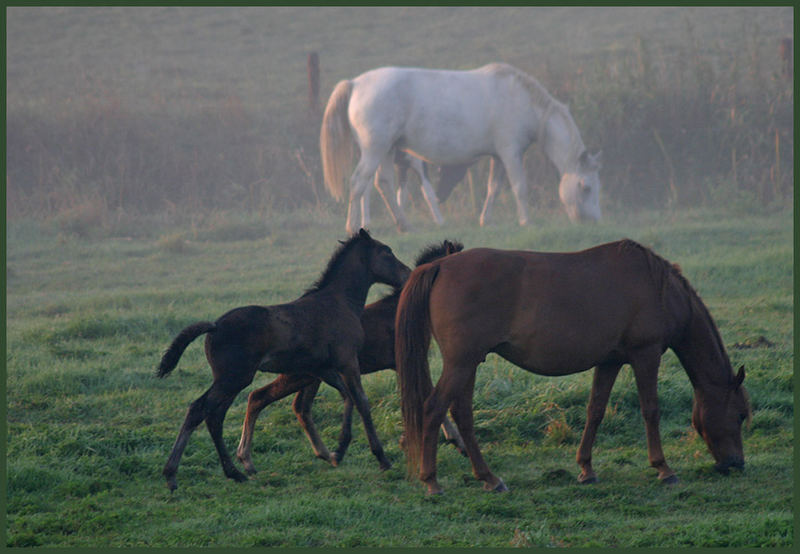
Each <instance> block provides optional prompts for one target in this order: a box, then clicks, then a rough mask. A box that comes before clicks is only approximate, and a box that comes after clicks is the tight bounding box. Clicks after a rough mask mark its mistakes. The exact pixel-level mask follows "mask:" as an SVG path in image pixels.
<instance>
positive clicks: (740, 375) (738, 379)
mask: <svg viewBox="0 0 800 554" xmlns="http://www.w3.org/2000/svg"><path fill="white" fill-rule="evenodd" d="M743 382H744V366H743V365H742V366H739V372H738V373H737V374H736V386H735V387H734V388H736V389H738V388H739V387H740V386H742V383H743Z"/></svg>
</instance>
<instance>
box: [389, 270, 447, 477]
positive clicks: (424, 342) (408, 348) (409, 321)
mask: <svg viewBox="0 0 800 554" xmlns="http://www.w3.org/2000/svg"><path fill="white" fill-rule="evenodd" d="M438 273H439V266H438V265H423V266H420V267H418V268H417V269H415V270H414V271H413V273H411V276H410V277H409V278H408V281H407V282H406V284H405V286H404V287H403V292H402V293H401V294H400V301H399V303H398V305H397V315H396V319H395V346H394V348H395V358H396V360H395V361H396V364H397V375H398V379H399V382H400V397H401V407H402V412H403V427H404V431H405V436H406V465H407V469H408V473H409V476H410V475H413V474H414V473H415V472H416V471H417V468H418V467H419V462H420V457H421V451H422V418H423V406H424V403H425V399H426V398H428V396H429V395H430V393H431V391H432V390H433V383H432V382H431V371H430V367H428V348H429V347H430V343H431V318H430V307H429V300H430V293H431V288H433V283H434V281H435V280H436V276H437V275H438Z"/></svg>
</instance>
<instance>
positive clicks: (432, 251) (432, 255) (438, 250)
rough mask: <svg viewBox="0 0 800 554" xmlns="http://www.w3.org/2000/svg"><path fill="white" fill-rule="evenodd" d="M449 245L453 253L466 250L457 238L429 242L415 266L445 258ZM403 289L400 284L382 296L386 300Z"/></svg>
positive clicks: (397, 294)
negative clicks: (435, 242)
mask: <svg viewBox="0 0 800 554" xmlns="http://www.w3.org/2000/svg"><path fill="white" fill-rule="evenodd" d="M448 247H449V248H451V253H456V252H461V251H462V250H464V245H463V244H461V243H460V242H458V241H457V240H443V241H442V242H440V243H438V244H429V245H428V246H426V247H425V249H424V250H423V251H422V252H420V253H419V254H417V259H416V260H414V267H419V266H421V265H423V264H427V263H430V262H432V261H434V260H438V259H439V258H444V257H445V256H447V250H448ZM402 291H403V286H402V285H400V286H399V287H394V289H393V290H392V291H391V292H389V293H387V294H385V295H384V296H383V297H381V300H385V299H387V298H391V297H393V296H397V297H400V293H401V292H402Z"/></svg>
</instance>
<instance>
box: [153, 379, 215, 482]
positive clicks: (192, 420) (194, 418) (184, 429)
mask: <svg viewBox="0 0 800 554" xmlns="http://www.w3.org/2000/svg"><path fill="white" fill-rule="evenodd" d="M210 391H211V389H208V390H207V391H206V392H204V393H203V395H202V396H201V397H200V398H198V399H197V400H195V401H194V402H192V404H191V405H190V406H189V409H188V411H187V412H186V418H185V419H184V420H183V425H182V426H181V430H180V432H179V433H178V438H177V439H176V440H175V444H174V445H173V447H172V452H171V453H170V455H169V458H168V459H167V463H166V464H165V465H164V470H163V471H162V474H163V475H164V477H165V478H166V479H167V487H168V488H169V490H171V491H174V490H175V489H177V488H178V481H177V479H176V477H175V475H176V474H177V473H178V464H179V463H180V461H181V456H183V451H184V449H185V448H186V444H187V443H188V442H189V436H190V435H191V434H192V432H193V431H194V430H195V429H196V428H197V426H198V425H200V424H201V423H202V422H203V420H204V419H205V418H206V412H205V405H206V398H207V397H208V393H209V392H210Z"/></svg>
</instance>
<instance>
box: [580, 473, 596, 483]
mask: <svg viewBox="0 0 800 554" xmlns="http://www.w3.org/2000/svg"><path fill="white" fill-rule="evenodd" d="M578 483H580V484H581V485H594V484H595V483H597V476H596V475H592V476H589V477H583V476H581V477H578Z"/></svg>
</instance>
